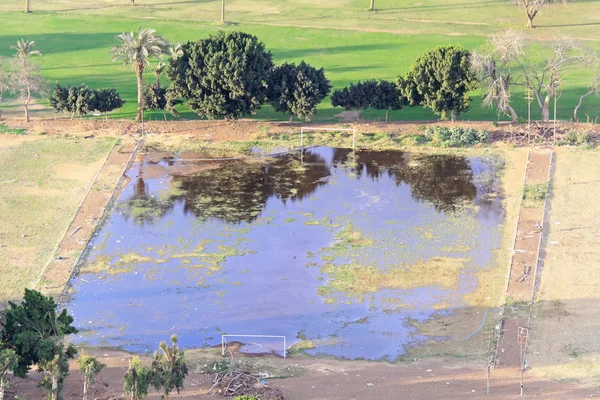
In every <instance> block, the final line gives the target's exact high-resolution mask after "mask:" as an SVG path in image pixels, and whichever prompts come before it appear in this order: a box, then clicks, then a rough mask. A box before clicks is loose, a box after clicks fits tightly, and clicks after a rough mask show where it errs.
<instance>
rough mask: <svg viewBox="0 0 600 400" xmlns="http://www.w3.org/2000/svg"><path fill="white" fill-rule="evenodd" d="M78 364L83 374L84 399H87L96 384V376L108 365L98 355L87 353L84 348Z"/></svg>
mask: <svg viewBox="0 0 600 400" xmlns="http://www.w3.org/2000/svg"><path fill="white" fill-rule="evenodd" d="M77 364H78V365H79V370H80V371H81V375H83V400H86V399H87V393H88V390H89V388H90V387H91V386H92V385H93V384H94V382H95V381H96V376H97V375H98V374H99V373H100V371H102V369H103V368H104V367H105V366H106V365H104V364H102V363H101V362H99V361H98V360H97V359H96V357H93V356H90V355H89V354H87V353H86V352H85V351H84V350H82V351H81V354H80V355H79V358H78V359H77Z"/></svg>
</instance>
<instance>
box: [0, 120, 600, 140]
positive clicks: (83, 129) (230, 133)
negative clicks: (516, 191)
mask: <svg viewBox="0 0 600 400" xmlns="http://www.w3.org/2000/svg"><path fill="white" fill-rule="evenodd" d="M4 123H6V124H7V126H8V127H9V128H27V129H28V130H29V131H30V132H31V134H34V135H37V134H40V133H45V134H48V135H59V136H62V135H65V134H68V135H72V136H89V135H95V136H98V135H111V136H120V135H124V134H131V133H135V132H137V133H140V132H141V124H139V123H135V122H133V121H130V120H103V119H78V118H76V119H73V120H71V119H33V120H32V121H31V122H30V123H28V124H25V123H24V122H23V121H21V120H19V119H9V120H6V121H4ZM430 124H435V125H443V126H448V127H452V126H465V127H471V128H475V129H486V130H487V131H488V132H489V133H490V135H491V137H492V139H493V140H494V141H513V142H519V143H521V142H522V141H523V140H524V138H525V133H524V131H523V130H524V126H513V125H511V124H509V123H502V124H500V125H499V126H494V125H493V124H492V123H491V122H486V121H468V122H455V123H453V122H451V121H442V122H435V121H432V122H431V123H430ZM426 125H428V124H427V123H426V122H424V121H420V122H410V121H407V122H391V123H384V122H373V121H360V122H358V121H354V122H351V123H345V124H342V127H344V128H356V129H357V130H358V132H368V133H373V132H383V133H395V134H406V133H422V131H423V128H424V127H425V126H426ZM302 126H313V127H314V126H318V127H322V128H326V127H332V128H336V127H337V128H340V124H336V123H330V124H324V123H303V122H294V123H288V122H267V121H256V120H250V119H240V120H236V121H199V120H194V121H167V122H165V121H147V122H146V123H145V125H144V131H145V132H146V133H147V134H148V136H149V139H150V140H151V138H152V135H156V134H162V138H161V141H163V142H164V143H165V144H168V143H169V141H180V140H185V139H193V140H206V141H225V140H228V141H229V140H234V141H236V140H237V141H245V140H252V139H253V138H255V137H256V136H257V135H265V134H267V135H279V134H289V133H299V132H300V128H301V127H302ZM570 129H577V130H579V131H586V132H590V133H591V134H592V137H593V139H597V136H598V135H597V129H596V127H594V126H591V125H589V124H583V123H581V124H566V125H564V126H560V127H559V130H558V131H559V132H565V131H568V130H570ZM532 140H533V136H532ZM0 147H1V146H0Z"/></svg>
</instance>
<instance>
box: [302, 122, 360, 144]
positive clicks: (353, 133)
mask: <svg viewBox="0 0 600 400" xmlns="http://www.w3.org/2000/svg"><path fill="white" fill-rule="evenodd" d="M304 131H313V132H352V148H354V147H355V146H356V128H309V127H306V128H305V127H301V128H300V147H304Z"/></svg>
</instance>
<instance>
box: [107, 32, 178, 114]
mask: <svg viewBox="0 0 600 400" xmlns="http://www.w3.org/2000/svg"><path fill="white" fill-rule="evenodd" d="M117 39H118V40H119V41H120V44H119V45H117V46H114V47H113V48H112V49H111V50H110V52H111V54H112V55H113V61H118V60H121V61H122V62H123V65H131V67H132V69H133V72H135V75H136V77H137V86H138V110H137V116H136V121H140V120H141V119H142V107H143V104H142V103H143V83H142V82H143V81H142V78H143V74H144V69H145V68H146V67H147V66H149V65H150V58H151V57H161V56H162V54H163V52H168V51H169V49H170V48H172V46H171V43H169V41H168V40H166V39H164V38H163V37H162V36H160V35H157V34H156V31H155V30H154V29H150V28H145V29H142V28H141V27H140V28H139V29H138V31H137V33H133V32H128V33H125V32H123V33H121V34H120V35H118V36H117Z"/></svg>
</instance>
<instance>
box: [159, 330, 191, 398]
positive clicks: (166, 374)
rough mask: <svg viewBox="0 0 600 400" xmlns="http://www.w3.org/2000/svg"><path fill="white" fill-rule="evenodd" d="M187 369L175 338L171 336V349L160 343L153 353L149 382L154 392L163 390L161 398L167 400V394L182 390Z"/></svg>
mask: <svg viewBox="0 0 600 400" xmlns="http://www.w3.org/2000/svg"><path fill="white" fill-rule="evenodd" d="M187 374H188V367H187V364H186V363H185V358H184V355H183V351H181V350H180V349H179V347H177V336H176V335H173V336H171V347H169V346H167V343H165V342H161V343H160V346H159V349H158V351H156V352H154V359H153V360H152V367H151V373H150V376H151V378H150V380H151V383H152V386H154V388H155V389H156V390H159V389H161V388H162V389H163V395H162V398H163V399H164V400H168V398H169V393H171V392H172V391H173V390H177V393H179V391H180V390H181V389H183V384H184V382H185V377H186V376H187Z"/></svg>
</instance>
